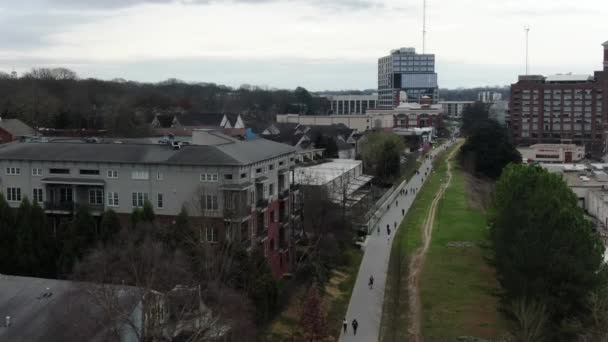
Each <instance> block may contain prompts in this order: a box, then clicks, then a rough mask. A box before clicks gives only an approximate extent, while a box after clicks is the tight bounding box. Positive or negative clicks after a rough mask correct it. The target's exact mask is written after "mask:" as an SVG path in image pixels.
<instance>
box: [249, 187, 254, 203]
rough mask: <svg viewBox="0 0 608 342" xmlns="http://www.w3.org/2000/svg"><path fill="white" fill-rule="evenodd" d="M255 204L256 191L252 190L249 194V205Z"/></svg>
mask: <svg viewBox="0 0 608 342" xmlns="http://www.w3.org/2000/svg"><path fill="white" fill-rule="evenodd" d="M253 203H255V191H253V190H251V191H250V192H249V204H253Z"/></svg>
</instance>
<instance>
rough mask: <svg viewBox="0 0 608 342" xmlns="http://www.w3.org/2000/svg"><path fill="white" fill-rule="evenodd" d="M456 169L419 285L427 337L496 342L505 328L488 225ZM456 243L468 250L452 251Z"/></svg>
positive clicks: (440, 210)
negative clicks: (491, 261)
mask: <svg viewBox="0 0 608 342" xmlns="http://www.w3.org/2000/svg"><path fill="white" fill-rule="evenodd" d="M452 166H453V168H452V174H453V177H452V183H451V185H450V187H449V188H448V190H447V191H446V193H445V195H444V197H443V199H442V200H441V202H440V203H439V206H438V208H437V209H438V210H437V216H436V220H435V227H434V230H433V239H432V241H431V246H430V248H429V251H428V254H427V258H426V263H425V265H424V270H423V272H422V276H421V279H420V291H421V292H420V293H421V300H422V315H423V321H422V332H423V336H424V337H425V339H426V340H428V341H454V339H455V338H456V337H458V336H462V335H470V336H476V337H481V338H486V339H496V338H499V337H501V336H502V335H504V333H505V332H506V324H505V321H504V318H503V317H502V316H501V315H500V314H499V312H498V311H497V307H498V298H497V297H496V294H497V293H498V291H499V287H498V283H497V281H496V279H495V274H494V270H493V269H492V267H490V266H489V265H488V264H487V262H486V260H485V258H484V257H485V254H486V253H488V250H487V248H486V247H487V229H486V219H485V216H484V214H483V213H482V212H480V211H479V210H476V209H472V208H470V207H469V205H468V201H467V194H466V187H465V178H464V175H463V172H462V170H461V169H460V167H459V166H458V163H457V162H456V161H453V162H452ZM454 242H465V243H466V244H464V245H465V246H469V247H462V245H463V244H460V246H461V247H453V245H454ZM450 243H451V244H450ZM469 243H472V246H471V245H470V244H469ZM449 244H450V245H452V247H450V246H448V245H449ZM456 245H459V244H456Z"/></svg>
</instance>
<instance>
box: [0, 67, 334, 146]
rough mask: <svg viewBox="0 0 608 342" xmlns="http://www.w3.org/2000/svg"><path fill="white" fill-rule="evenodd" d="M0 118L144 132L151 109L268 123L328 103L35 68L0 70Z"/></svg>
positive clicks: (245, 89)
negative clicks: (241, 117) (235, 116)
mask: <svg viewBox="0 0 608 342" xmlns="http://www.w3.org/2000/svg"><path fill="white" fill-rule="evenodd" d="M0 99H1V100H0V116H1V117H3V118H19V119H21V120H22V121H24V122H26V123H28V124H30V125H32V126H34V127H47V128H56V129H105V130H107V131H108V132H109V133H110V134H114V135H121V136H132V135H137V133H138V132H139V134H140V135H141V134H144V133H145V128H146V127H147V124H149V123H150V122H151V121H152V119H153V117H154V115H155V114H156V113H166V114H172V113H181V112H186V113H187V112H196V113H239V114H243V115H245V116H247V117H248V118H250V119H252V120H258V121H264V122H268V121H272V120H274V117H275V115H276V114H282V113H298V114H318V113H321V114H324V113H327V110H328V104H327V101H325V100H324V99H323V98H320V97H317V96H313V95H312V94H311V93H309V92H308V91H307V90H306V89H305V88H302V87H297V88H296V89H295V90H284V89H269V88H262V87H256V86H251V85H242V86H241V87H239V88H231V87H227V86H222V85H217V84H213V83H186V82H183V81H180V80H177V79H169V80H166V81H163V82H159V83H140V82H132V81H126V80H124V79H114V80H111V81H103V80H98V79H92V78H89V79H80V78H79V77H78V75H77V74H76V73H75V72H73V71H71V70H69V69H65V68H35V69H32V70H31V71H30V72H27V73H25V74H23V75H21V77H17V75H9V74H7V73H3V72H0Z"/></svg>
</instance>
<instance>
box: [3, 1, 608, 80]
mask: <svg viewBox="0 0 608 342" xmlns="http://www.w3.org/2000/svg"><path fill="white" fill-rule="evenodd" d="M427 6H428V8H427V13H428V16H427V23H428V27H427V31H428V34H427V52H428V53H433V54H435V55H436V60H437V66H436V71H437V73H438V74H439V86H440V87H442V88H456V87H474V86H485V85H508V84H510V83H514V82H516V80H517V75H519V74H523V73H524V70H525V65H524V62H525V58H524V30H523V28H524V26H525V25H529V26H530V27H531V31H530V62H531V66H530V68H531V73H533V74H537V73H538V74H551V73H566V72H573V73H585V74H591V73H592V72H593V71H594V70H598V69H600V68H601V60H599V58H598V51H601V46H600V45H599V43H598V42H600V43H601V42H603V41H605V40H606V39H608V37H606V36H605V27H604V28H602V21H601V18H602V16H605V15H606V14H608V4H605V3H602V1H599V0H592V1H586V2H585V3H580V4H577V6H576V7H575V6H572V5H571V2H566V1H561V0H560V1H536V2H534V3H531V4H530V3H526V2H525V1H522V0H513V1H509V3H504V2H501V1H487V2H485V3H484V7H483V8H479V6H478V5H477V6H476V5H475V3H474V1H472V0H465V1H458V2H454V1H446V0H443V1H441V0H433V1H428V5H427ZM573 13H575V14H576V16H572V14H573ZM0 19H1V20H0V32H2V31H3V34H2V35H1V36H2V38H0V43H1V44H0V46H1V48H0V70H2V71H5V72H10V71H12V70H13V69H14V70H16V71H17V72H19V73H21V72H24V71H27V70H28V69H30V68H32V67H42V66H52V67H55V66H65V67H68V68H71V69H73V70H75V71H76V72H77V73H78V74H79V75H80V76H81V77H83V78H87V77H95V78H101V79H113V78H125V79H129V80H136V81H142V82H157V81H162V80H165V79H167V78H173V77H174V78H178V79H182V80H184V81H188V82H214V83H218V84H226V85H229V86H239V85H241V84H252V85H259V86H268V87H276V88H294V87H296V86H304V87H306V88H308V89H309V90H314V91H322V90H340V89H374V88H376V87H377V62H378V58H379V57H380V56H383V55H386V54H387V53H388V52H389V51H390V50H391V49H395V48H399V47H415V48H416V49H417V50H421V45H422V34H421V29H422V28H421V25H422V1H417V0H416V1H396V0H353V1H348V0H333V1H320V0H289V1H274V0H234V1H220V0H217V1H213V0H180V1H171V0H129V1H114V0H110V1H103V2H101V3H100V1H76V0H25V1H20V2H18V3H17V2H11V3H8V4H2V5H0ZM566 19H567V20H568V21H569V23H570V24H571V25H568V26H567V27H566V25H561V24H560V22H562V21H563V20H566ZM603 29H604V30H603ZM399 30H403V31H404V33H403V34H399V33H393V32H399ZM387 32H388V33H387ZM564 42H567V44H564ZM574 52H576V53H574Z"/></svg>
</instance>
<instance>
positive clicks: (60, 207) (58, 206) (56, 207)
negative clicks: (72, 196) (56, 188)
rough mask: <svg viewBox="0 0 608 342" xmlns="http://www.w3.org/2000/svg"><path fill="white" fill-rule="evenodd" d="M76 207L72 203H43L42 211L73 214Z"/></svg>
mask: <svg viewBox="0 0 608 342" xmlns="http://www.w3.org/2000/svg"><path fill="white" fill-rule="evenodd" d="M75 207H76V205H75V204H74V202H44V210H46V211H61V212H69V213H71V212H73V211H74V209H75Z"/></svg>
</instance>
